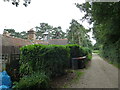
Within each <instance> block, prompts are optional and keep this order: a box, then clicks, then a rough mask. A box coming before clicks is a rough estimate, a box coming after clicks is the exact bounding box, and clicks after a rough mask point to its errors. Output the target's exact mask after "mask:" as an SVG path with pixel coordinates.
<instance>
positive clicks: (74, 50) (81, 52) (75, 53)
mask: <svg viewBox="0 0 120 90" xmlns="http://www.w3.org/2000/svg"><path fill="white" fill-rule="evenodd" d="M66 47H67V48H69V49H70V60H69V63H70V65H69V67H70V68H71V67H72V58H76V57H83V56H86V62H88V61H89V60H91V58H92V51H91V50H90V49H89V48H86V47H81V46H79V45H77V44H68V45H66Z"/></svg>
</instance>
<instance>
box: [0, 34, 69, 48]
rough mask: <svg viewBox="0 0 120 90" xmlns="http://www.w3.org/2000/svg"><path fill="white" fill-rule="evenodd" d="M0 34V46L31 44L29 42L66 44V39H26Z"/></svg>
mask: <svg viewBox="0 0 120 90" xmlns="http://www.w3.org/2000/svg"><path fill="white" fill-rule="evenodd" d="M0 36H2V46H25V45H31V44H44V45H48V44H56V45H66V44H68V40H67V39H50V40H48V42H46V41H43V40H34V41H31V40H27V39H21V38H16V37H11V36H3V35H0Z"/></svg>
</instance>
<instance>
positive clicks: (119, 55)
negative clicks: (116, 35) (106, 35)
mask: <svg viewBox="0 0 120 90" xmlns="http://www.w3.org/2000/svg"><path fill="white" fill-rule="evenodd" d="M100 55H101V56H102V57H104V58H105V59H107V60H108V61H109V62H110V63H113V64H114V65H116V66H117V67H118V68H120V40H118V41H117V42H115V43H111V44H109V43H105V44H104V45H103V47H102V49H101V52H100Z"/></svg>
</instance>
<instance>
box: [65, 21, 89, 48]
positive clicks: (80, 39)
mask: <svg viewBox="0 0 120 90" xmlns="http://www.w3.org/2000/svg"><path fill="white" fill-rule="evenodd" d="M70 24H71V25H70V27H69V29H68V30H67V37H68V40H69V42H70V43H73V44H79V45H81V46H85V47H88V46H90V45H91V41H90V40H89V36H88V34H87V33H88V32H89V30H87V29H85V28H84V27H83V26H82V25H81V24H79V23H78V22H77V21H76V20H74V19H73V20H72V21H71V23H70Z"/></svg>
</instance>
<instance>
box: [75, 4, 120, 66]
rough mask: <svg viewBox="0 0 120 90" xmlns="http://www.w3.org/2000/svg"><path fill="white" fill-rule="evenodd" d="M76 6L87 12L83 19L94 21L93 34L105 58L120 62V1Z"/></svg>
mask: <svg viewBox="0 0 120 90" xmlns="http://www.w3.org/2000/svg"><path fill="white" fill-rule="evenodd" d="M76 6H77V7H78V8H79V9H80V10H82V11H84V12H86V14H85V16H84V17H83V19H87V20H89V22H91V23H92V22H93V28H92V29H93V34H94V38H95V39H96V41H97V44H96V45H95V49H99V48H102V50H101V54H102V56H103V57H104V58H107V59H108V60H109V61H110V62H112V63H118V64H119V63H120V55H119V54H120V30H119V29H120V23H119V22H120V15H119V14H120V2H104V3H103V2H91V3H89V2H86V3H84V4H82V5H80V4H77V5H76ZM96 46H97V47H96ZM118 66H119V65H118Z"/></svg>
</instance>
